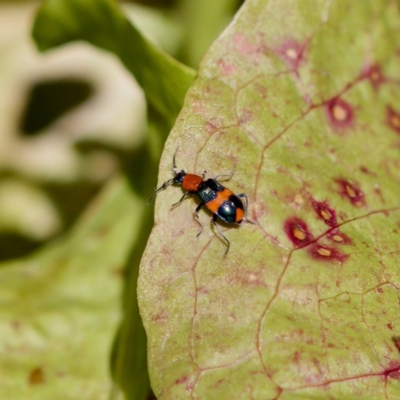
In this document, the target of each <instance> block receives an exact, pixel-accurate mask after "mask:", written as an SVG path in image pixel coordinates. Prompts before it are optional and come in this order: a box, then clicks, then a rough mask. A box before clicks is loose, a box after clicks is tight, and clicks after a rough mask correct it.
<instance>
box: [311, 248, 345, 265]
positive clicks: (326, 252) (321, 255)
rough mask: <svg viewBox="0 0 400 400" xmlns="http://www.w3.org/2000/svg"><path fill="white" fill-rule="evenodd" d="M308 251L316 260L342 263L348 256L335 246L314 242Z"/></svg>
mask: <svg viewBox="0 0 400 400" xmlns="http://www.w3.org/2000/svg"><path fill="white" fill-rule="evenodd" d="M308 252H309V254H310V256H311V257H312V258H314V259H316V260H323V261H333V262H335V263H338V264H342V263H343V262H345V261H346V260H347V258H348V255H347V254H343V253H341V252H340V251H339V250H337V249H335V248H334V247H329V246H325V245H320V244H318V243H315V244H313V245H312V246H311V247H310V248H309V250H308Z"/></svg>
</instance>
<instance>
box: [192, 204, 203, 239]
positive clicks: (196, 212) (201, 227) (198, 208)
mask: <svg viewBox="0 0 400 400" xmlns="http://www.w3.org/2000/svg"><path fill="white" fill-rule="evenodd" d="M204 204H205V203H204V201H202V202H201V203H200V204H199V205H198V206H197V207H196V210H195V211H194V213H193V216H194V218H196V221H197V223H198V224H199V225H200V231H199V233H198V234H197V235H196V236H197V237H199V236H200V234H201V232H203V228H204V225H203V224H202V222H201V221H200V220H199V211H200V209H201V207H203V206H204Z"/></svg>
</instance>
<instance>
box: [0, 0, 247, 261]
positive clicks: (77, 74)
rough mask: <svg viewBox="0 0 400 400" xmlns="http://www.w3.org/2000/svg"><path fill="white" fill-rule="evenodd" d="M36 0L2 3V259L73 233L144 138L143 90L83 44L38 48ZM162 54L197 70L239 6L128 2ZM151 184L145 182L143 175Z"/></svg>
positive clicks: (198, 0) (206, 1) (234, 0)
mask: <svg viewBox="0 0 400 400" xmlns="http://www.w3.org/2000/svg"><path fill="white" fill-rule="evenodd" d="M38 5H39V4H38V2H36V1H9V2H7V1H1V2H0V8H1V10H0V29H1V36H0V52H1V56H2V57H1V61H0V86H1V88H2V90H1V92H0V116H1V120H0V124H1V125H2V126H1V127H0V141H1V143H0V260H7V259H13V258H16V257H21V256H24V255H26V254H29V253H30V252H32V251H33V250H35V249H37V248H39V247H40V246H42V245H43V244H44V243H46V242H47V241H48V240H51V239H53V238H55V237H57V236H59V235H60V234H62V233H63V232H65V231H67V230H68V229H69V228H70V227H71V226H72V225H73V224H74V222H75V221H76V219H77V218H78V217H79V215H80V214H81V213H82V210H83V209H84V208H85V207H86V206H87V204H88V202H89V201H90V200H91V199H92V198H93V196H95V195H96V194H97V193H98V191H99V189H100V188H101V187H102V186H103V184H104V182H106V181H107V180H108V179H110V177H112V176H114V175H115V174H117V173H119V171H121V170H124V169H126V168H129V164H130V163H131V162H132V156H133V154H134V152H135V148H137V147H138V146H139V145H140V143H141V142H142V140H143V139H144V136H145V135H146V130H147V124H146V104H145V99H144V96H143V94H142V92H141V89H140V87H139V86H138V85H137V84H136V83H135V81H134V80H133V79H132V76H131V75H130V74H129V73H127V71H126V70H125V68H124V67H123V66H122V65H121V63H120V62H119V61H118V60H116V59H115V57H114V56H112V55H110V54H107V53H105V52H104V51H101V50H98V49H96V48H94V47H91V46H89V45H86V44H82V43H76V44H73V45H70V46H68V47H65V48H62V49H60V50H58V51H57V52H53V53H51V54H45V55H41V54H39V53H38V51H37V50H36V49H35V47H34V44H33V43H32V39H31V38H30V30H31V26H32V22H33V18H34V15H35V11H36V10H37V7H38ZM120 5H121V7H122V8H123V10H124V12H125V13H126V15H127V16H128V17H129V18H130V19H131V21H132V22H133V23H134V24H135V26H136V27H137V28H138V29H139V30H140V31H141V32H142V33H143V34H144V35H145V36H146V37H147V38H149V39H150V40H151V41H152V42H153V43H155V44H156V45H157V46H158V47H159V48H161V49H162V50H164V51H165V52H167V53H168V54H170V55H171V56H173V57H174V58H176V59H178V60H179V61H181V62H182V63H183V64H186V65H188V66H190V67H192V68H194V69H197V67H198V65H199V62H200V60H201V58H202V56H203V54H204V52H205V51H206V50H207V48H208V47H209V45H210V43H211V42H212V41H213V40H214V38H216V37H217V36H218V34H219V33H220V32H221V31H222V30H223V29H224V27H225V26H226V25H227V24H228V23H229V22H230V20H231V18H232V16H233V15H234V13H235V12H236V11H237V9H238V8H239V6H240V5H241V2H240V1H239V0H221V1H219V2H215V1H210V0H141V1H131V2H120ZM143 178H145V177H143Z"/></svg>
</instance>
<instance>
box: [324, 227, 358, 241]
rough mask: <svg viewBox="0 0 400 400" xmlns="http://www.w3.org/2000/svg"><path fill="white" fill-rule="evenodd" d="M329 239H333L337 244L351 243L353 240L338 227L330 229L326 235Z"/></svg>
mask: <svg viewBox="0 0 400 400" xmlns="http://www.w3.org/2000/svg"><path fill="white" fill-rule="evenodd" d="M327 237H328V239H329V240H332V241H334V242H335V243H337V244H352V243H353V241H352V240H351V239H350V238H349V237H348V236H347V235H346V234H344V233H342V232H340V231H339V229H332V230H331V231H329V232H328V235H327Z"/></svg>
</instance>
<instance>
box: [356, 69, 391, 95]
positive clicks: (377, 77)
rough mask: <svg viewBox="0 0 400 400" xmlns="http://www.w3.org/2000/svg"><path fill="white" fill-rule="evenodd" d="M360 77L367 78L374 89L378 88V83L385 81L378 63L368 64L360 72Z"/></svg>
mask: <svg viewBox="0 0 400 400" xmlns="http://www.w3.org/2000/svg"><path fill="white" fill-rule="evenodd" d="M361 78H364V79H369V81H370V82H371V85H372V86H373V88H374V89H375V90H377V89H378V88H379V86H380V85H382V84H383V83H385V81H386V78H385V77H384V76H383V74H382V70H381V67H380V65H379V64H373V65H370V66H368V67H367V68H366V69H365V70H364V71H363V73H362V75H361Z"/></svg>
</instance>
